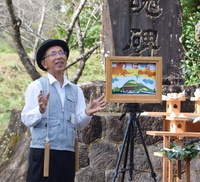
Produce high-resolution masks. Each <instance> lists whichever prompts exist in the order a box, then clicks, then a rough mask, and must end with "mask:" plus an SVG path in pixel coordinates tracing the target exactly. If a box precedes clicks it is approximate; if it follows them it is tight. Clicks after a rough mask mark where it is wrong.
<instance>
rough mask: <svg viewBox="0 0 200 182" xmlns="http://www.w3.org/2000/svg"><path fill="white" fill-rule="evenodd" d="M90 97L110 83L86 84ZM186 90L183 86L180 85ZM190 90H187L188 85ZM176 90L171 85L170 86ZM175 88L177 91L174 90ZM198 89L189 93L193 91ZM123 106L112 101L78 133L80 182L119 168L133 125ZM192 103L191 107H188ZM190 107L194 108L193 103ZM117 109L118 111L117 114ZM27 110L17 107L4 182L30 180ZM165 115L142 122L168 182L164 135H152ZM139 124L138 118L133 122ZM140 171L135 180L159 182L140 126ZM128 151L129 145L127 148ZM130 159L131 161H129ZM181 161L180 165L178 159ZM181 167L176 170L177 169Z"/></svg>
mask: <svg viewBox="0 0 200 182" xmlns="http://www.w3.org/2000/svg"><path fill="white" fill-rule="evenodd" d="M81 87H82V89H83V91H84V94H85V96H86V100H87V101H88V98H89V95H90V94H91V93H92V94H93V96H94V97H95V98H96V97H98V96H100V95H101V94H102V93H103V91H104V82H88V83H87V84H82V85H81ZM179 89H180V90H181V91H182V89H183V87H180V88H179ZM184 89H185V88H184ZM168 90H170V89H168ZM173 91H174V90H173ZM191 93H192V91H191V89H190V92H189V91H188V94H191ZM123 106H124V105H123V104H108V109H107V110H106V112H100V113H97V114H95V115H94V116H93V117H92V120H91V122H90V124H89V125H88V126H87V127H86V128H85V129H84V130H83V131H80V132H79V133H78V136H79V164H80V170H79V171H78V172H77V173H76V182H111V181H113V179H112V178H113V172H114V171H115V169H116V166H117V161H118V157H119V152H120V148H121V144H122V140H123V138H124V137H125V133H126V132H125V131H126V128H127V126H129V125H128V121H127V119H130V116H129V114H130V113H128V112H127V113H126V116H125V117H124V118H123V119H122V120H119V117H120V116H121V115H122V113H123ZM186 106H187V107H186ZM188 106H189V107H188ZM191 106H192V104H191V103H190V102H189V101H186V103H185V104H184V105H183V110H186V111H188V110H192V107H191ZM141 109H143V110H145V111H163V110H164V109H165V103H164V102H163V103H160V104H144V105H143V104H141ZM115 111H116V112H115ZM20 113H21V110H13V111H12V113H11V120H10V123H9V127H8V129H7V131H6V132H5V134H4V136H3V137H2V138H1V140H0V181H1V182H14V181H17V182H25V177H26V173H27V164H28V153H29V142H30V134H29V131H28V130H27V128H26V127H25V126H24V125H23V124H22V123H21V119H20ZM162 122H163V118H162V117H147V116H140V117H139V123H140V127H139V128H141V131H142V136H143V137H144V141H145V146H146V147H147V149H148V154H149V156H150V162H151V164H152V166H153V171H155V173H156V175H157V177H156V180H157V181H162V159H161V158H160V157H156V156H154V152H157V151H159V150H160V149H161V148H162V137H152V136H149V135H146V131H154V130H162ZM133 123H135V120H133ZM134 129H135V130H134V131H135V132H134V136H135V137H134V145H133V146H134V147H133V149H134V155H133V163H134V170H133V175H132V180H130V181H138V182H142V181H144V182H146V181H154V179H153V178H152V173H153V171H152V170H151V168H150V165H149V163H148V160H147V154H146V153H145V151H144V145H143V144H142V139H141V137H140V136H141V135H140V134H139V133H138V127H137V126H135V127H134ZM197 141H199V139H198V138H193V139H187V138H186V139H184V140H183V145H186V144H189V143H193V142H197ZM125 149H126V146H125ZM124 154H125V153H123V155H122V158H121V160H120V161H121V163H120V167H119V171H120V170H121V167H122V165H121V164H123V163H124V161H126V160H125V158H124V157H125V155H124ZM128 156H130V152H128ZM129 161H130V159H129V158H128V159H127V162H128V163H127V165H128V164H129ZM174 165H175V163H174ZM182 165H183V166H182V175H183V181H184V178H185V175H184V174H185V170H184V163H183V164H182ZM175 172H176V170H174V173H175ZM129 178H130V176H129V171H127V172H126V174H125V180H124V181H125V182H128V181H129ZM119 181H122V175H121V174H120V173H119V174H117V178H116V182H119ZM197 181H200V159H199V158H195V159H193V160H192V161H191V182H197Z"/></svg>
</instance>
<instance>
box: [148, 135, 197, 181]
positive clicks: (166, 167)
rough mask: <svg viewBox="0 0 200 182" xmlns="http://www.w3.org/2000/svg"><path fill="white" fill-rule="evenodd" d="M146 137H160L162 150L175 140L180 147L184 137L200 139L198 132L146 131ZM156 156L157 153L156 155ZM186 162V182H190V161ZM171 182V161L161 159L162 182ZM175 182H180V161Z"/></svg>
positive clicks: (178, 161) (164, 158)
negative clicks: (161, 138)
mask: <svg viewBox="0 0 200 182" xmlns="http://www.w3.org/2000/svg"><path fill="white" fill-rule="evenodd" d="M147 134H148V135H152V136H162V137H163V148H170V142H171V140H172V139H173V140H177V145H179V146H182V139H183V138H184V137H188V138H189V137H195V138H196V137H200V132H182V133H172V132H169V131H147ZM156 155H158V153H156ZM185 162H186V173H185V174H186V182H190V159H185ZM167 181H168V182H173V165H172V161H168V159H167V158H166V157H163V182H167ZM177 182H181V160H177Z"/></svg>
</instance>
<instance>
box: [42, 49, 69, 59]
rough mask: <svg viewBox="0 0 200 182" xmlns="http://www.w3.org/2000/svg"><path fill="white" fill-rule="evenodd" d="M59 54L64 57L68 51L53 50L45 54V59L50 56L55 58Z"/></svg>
mask: <svg viewBox="0 0 200 182" xmlns="http://www.w3.org/2000/svg"><path fill="white" fill-rule="evenodd" d="M58 55H59V56H61V57H64V56H66V55H67V53H66V52H63V51H59V52H55V51H53V52H51V53H50V54H48V55H47V56H44V57H43V59H46V58H47V57H50V58H52V59H54V58H56V57H57V56H58Z"/></svg>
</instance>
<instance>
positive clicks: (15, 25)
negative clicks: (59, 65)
mask: <svg viewBox="0 0 200 182" xmlns="http://www.w3.org/2000/svg"><path fill="white" fill-rule="evenodd" d="M5 2H6V6H7V9H8V12H9V19H10V22H11V26H12V30H13V43H14V44H15V48H16V51H17V54H18V56H19V57H20V60H21V62H22V64H23V65H24V67H25V68H26V70H27V72H28V74H29V75H30V76H31V78H32V79H33V80H35V79H37V78H39V77H40V74H39V73H38V72H37V70H36V69H35V67H34V66H33V65H32V64H31V61H30V59H29V57H28V55H27V54H26V51H25V50H24V47H23V45H22V42H21V38H20V35H21V34H20V26H21V20H20V19H19V18H17V17H16V16H15V14H14V9H13V3H12V0H5Z"/></svg>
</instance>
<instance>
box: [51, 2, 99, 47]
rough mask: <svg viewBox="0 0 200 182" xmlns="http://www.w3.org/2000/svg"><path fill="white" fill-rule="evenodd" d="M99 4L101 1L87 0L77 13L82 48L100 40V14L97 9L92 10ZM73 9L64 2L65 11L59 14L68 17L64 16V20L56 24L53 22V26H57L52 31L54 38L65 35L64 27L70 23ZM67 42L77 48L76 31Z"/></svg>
mask: <svg viewBox="0 0 200 182" xmlns="http://www.w3.org/2000/svg"><path fill="white" fill-rule="evenodd" d="M100 6H101V2H98V1H95V0H94V3H92V2H87V3H86V5H85V6H84V8H83V10H82V11H81V13H80V15H79V22H80V27H81V32H82V36H83V39H84V48H90V47H92V46H93V45H95V44H96V43H97V42H99V41H100V32H101V14H100V11H98V10H96V11H94V9H95V7H97V8H96V9H98V7H100ZM73 9H74V5H73V4H70V3H69V2H66V4H65V11H64V12H63V13H62V14H61V16H63V17H68V18H67V19H66V18H65V21H64V22H58V24H55V26H56V27H57V29H56V31H55V32H53V35H54V37H55V38H59V37H65V36H66V27H67V26H68V25H69V24H70V23H71V22H70V20H71V19H72V15H73V13H74V12H73ZM70 16H71V17H70ZM63 19H64V18H63ZM74 29H75V27H74ZM68 44H69V45H72V46H73V49H76V48H77V35H76V31H73V32H72V35H71V36H70V40H69V43H68Z"/></svg>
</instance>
